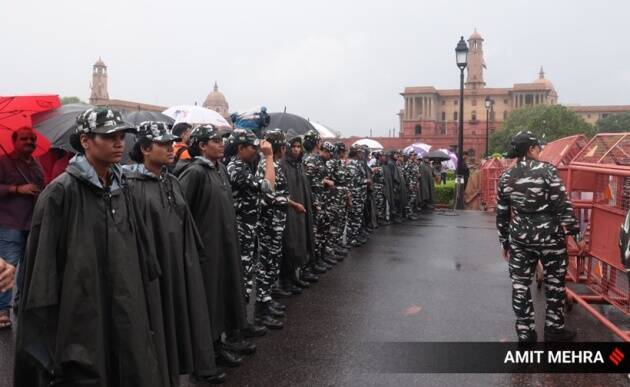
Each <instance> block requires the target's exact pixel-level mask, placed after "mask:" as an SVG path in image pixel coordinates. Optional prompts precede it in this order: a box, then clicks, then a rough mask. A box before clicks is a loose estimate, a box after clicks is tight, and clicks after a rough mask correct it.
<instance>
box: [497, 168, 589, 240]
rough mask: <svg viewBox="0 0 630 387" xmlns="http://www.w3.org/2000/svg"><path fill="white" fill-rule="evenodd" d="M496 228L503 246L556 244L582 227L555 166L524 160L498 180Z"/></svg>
mask: <svg viewBox="0 0 630 387" xmlns="http://www.w3.org/2000/svg"><path fill="white" fill-rule="evenodd" d="M496 211H497V229H498V230H499V242H500V243H501V245H502V246H503V247H504V248H506V249H507V248H508V246H509V243H510V242H512V243H518V244H521V245H527V246H555V245H558V244H563V243H564V242H565V235H566V234H569V235H574V236H578V235H579V232H580V226H579V224H578V222H577V220H576V218H575V213H574V212H573V206H572V205H571V201H570V200H569V198H568V197H567V194H566V191H565V188H564V184H563V183H562V179H560V176H558V171H557V170H556V168H555V167H554V166H553V165H551V164H548V163H545V162H541V161H537V160H532V159H527V158H525V159H521V160H519V161H518V162H517V163H516V165H515V166H514V167H512V168H510V169H509V170H507V171H506V172H505V173H504V174H503V175H502V176H501V178H500V179H499V185H498V187H497V209H496Z"/></svg>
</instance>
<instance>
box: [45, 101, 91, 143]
mask: <svg viewBox="0 0 630 387" xmlns="http://www.w3.org/2000/svg"><path fill="white" fill-rule="evenodd" d="M93 107H94V106H92V105H87V104H83V103H71V104H68V105H63V106H61V107H59V108H57V109H53V110H49V111H47V112H43V113H37V114H35V115H33V125H34V126H35V129H37V131H39V132H40V133H41V134H42V135H44V136H45V137H46V138H47V139H48V140H49V141H50V146H51V147H52V148H59V149H64V150H67V151H69V152H76V151H75V150H74V149H73V148H72V147H71V146H70V143H69V138H70V135H71V134H72V133H74V128H75V127H74V125H75V123H76V119H77V116H78V115H79V114H81V113H83V112H84V111H86V110H87V109H91V108H93Z"/></svg>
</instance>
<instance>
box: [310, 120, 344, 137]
mask: <svg viewBox="0 0 630 387" xmlns="http://www.w3.org/2000/svg"><path fill="white" fill-rule="evenodd" d="M309 122H310V123H311V125H313V127H314V128H315V129H317V131H318V132H319V135H320V136H321V137H322V138H339V137H341V134H340V133H339V132H338V131H336V130H334V129H331V128H329V127H328V126H326V125H324V124H322V123H319V122H317V121H309Z"/></svg>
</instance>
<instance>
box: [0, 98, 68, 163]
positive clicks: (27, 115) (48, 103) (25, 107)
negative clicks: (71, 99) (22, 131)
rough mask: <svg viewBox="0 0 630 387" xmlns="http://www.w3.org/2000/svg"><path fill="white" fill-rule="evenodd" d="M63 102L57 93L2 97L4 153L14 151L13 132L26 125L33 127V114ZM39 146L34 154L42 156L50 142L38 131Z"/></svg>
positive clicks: (0, 130)
mask: <svg viewBox="0 0 630 387" xmlns="http://www.w3.org/2000/svg"><path fill="white" fill-rule="evenodd" d="M60 105H61V102H60V101H59V96H57V95H31V96H13V97H0V148H1V151H2V152H3V153H6V154H8V153H11V152H12V151H13V140H12V139H11V134H12V133H13V132H14V131H15V130H17V129H19V128H21V127H24V126H27V127H32V126H33V122H32V120H31V116H32V115H33V114H35V113H38V112H43V111H46V110H50V109H54V108H56V107H59V106H60ZM35 132H36V133H35V134H36V135H37V148H36V149H35V152H34V153H33V155H34V156H40V155H42V154H44V153H46V152H47V151H48V148H50V142H49V141H48V139H47V138H46V137H44V136H43V135H42V134H41V133H39V132H38V131H35Z"/></svg>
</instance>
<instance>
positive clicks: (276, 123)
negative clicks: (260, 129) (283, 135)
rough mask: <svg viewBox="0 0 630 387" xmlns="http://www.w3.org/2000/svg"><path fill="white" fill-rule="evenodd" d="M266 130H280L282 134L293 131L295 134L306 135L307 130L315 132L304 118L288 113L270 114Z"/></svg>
mask: <svg viewBox="0 0 630 387" xmlns="http://www.w3.org/2000/svg"><path fill="white" fill-rule="evenodd" d="M269 116H270V117H271V120H270V122H269V126H268V127H267V128H268V129H276V128H277V129H282V131H283V132H286V131H288V130H289V129H293V130H294V131H295V132H296V133H297V134H300V135H303V134H306V132H308V131H309V130H311V129H312V130H316V129H315V127H314V126H313V125H311V123H310V122H308V120H307V119H306V118H303V117H300V116H298V115H295V114H290V113H271V114H269Z"/></svg>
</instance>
